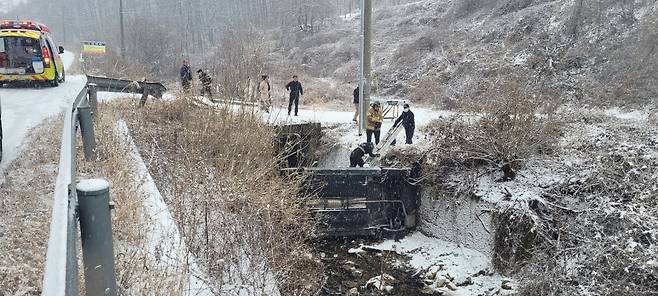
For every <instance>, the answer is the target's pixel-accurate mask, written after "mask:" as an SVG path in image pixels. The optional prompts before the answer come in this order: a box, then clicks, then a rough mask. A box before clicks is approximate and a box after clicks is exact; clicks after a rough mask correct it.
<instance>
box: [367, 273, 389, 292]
mask: <svg viewBox="0 0 658 296" xmlns="http://www.w3.org/2000/svg"><path fill="white" fill-rule="evenodd" d="M382 278H383V281H382ZM393 281H395V278H394V277H392V276H390V275H388V274H383V275H381V276H376V277H373V278H371V279H369V280H368V282H366V288H370V287H372V288H375V289H379V290H385V289H386V287H387V285H386V284H387V283H391V282H393ZM382 282H383V283H382Z"/></svg>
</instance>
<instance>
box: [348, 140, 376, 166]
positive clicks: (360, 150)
mask: <svg viewBox="0 0 658 296" xmlns="http://www.w3.org/2000/svg"><path fill="white" fill-rule="evenodd" d="M374 149H375V146H374V145H372V143H362V144H360V145H359V147H356V149H354V150H353V151H352V153H351V154H350V167H351V168H354V167H356V166H360V167H363V165H364V164H365V162H364V161H363V156H365V155H366V154H368V155H369V156H370V157H379V154H374V152H373V150H374Z"/></svg>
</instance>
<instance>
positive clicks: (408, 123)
mask: <svg viewBox="0 0 658 296" xmlns="http://www.w3.org/2000/svg"><path fill="white" fill-rule="evenodd" d="M403 108H404V109H403V110H402V115H400V117H398V119H396V120H395V123H394V124H393V128H395V127H396V126H398V125H399V124H402V126H403V127H404V133H405V135H406V140H407V141H406V143H407V144H413V141H412V138H413V137H414V130H415V129H416V121H415V119H414V113H413V112H411V110H409V104H404V105H403ZM391 145H395V141H393V143H391Z"/></svg>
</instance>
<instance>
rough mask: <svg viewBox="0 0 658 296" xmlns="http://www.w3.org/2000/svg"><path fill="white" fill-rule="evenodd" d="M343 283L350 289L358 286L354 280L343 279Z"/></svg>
mask: <svg viewBox="0 0 658 296" xmlns="http://www.w3.org/2000/svg"><path fill="white" fill-rule="evenodd" d="M344 285H345V287H348V288H350V289H351V288H357V287H359V283H357V282H354V281H345V283H344Z"/></svg>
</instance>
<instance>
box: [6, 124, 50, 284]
mask: <svg viewBox="0 0 658 296" xmlns="http://www.w3.org/2000/svg"><path fill="white" fill-rule="evenodd" d="M61 122H62V118H60V117H57V118H52V119H49V120H46V121H44V123H42V124H41V125H39V126H38V127H36V128H34V129H33V131H32V132H31V133H30V134H31V135H32V136H31V137H30V139H28V140H26V141H25V143H26V144H25V145H26V146H25V147H27V148H26V149H24V150H23V152H22V153H21V154H20V155H19V157H18V158H17V159H16V160H15V161H14V162H13V163H12V164H11V165H10V166H9V167H8V168H7V170H6V171H5V176H2V178H3V179H4V180H0V182H2V183H1V184H0V250H1V251H0V291H1V292H0V294H2V295H40V294H41V281H42V277H43V270H44V267H45V260H46V258H45V257H46V249H47V243H48V233H49V230H50V228H49V225H50V212H51V204H52V196H53V194H52V192H53V189H54V187H55V182H54V181H55V179H56V177H57V167H58V165H57V162H58V160H59V157H58V156H59V154H58V151H59V149H58V148H59V146H60V142H59V136H58V135H59V134H61Z"/></svg>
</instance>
